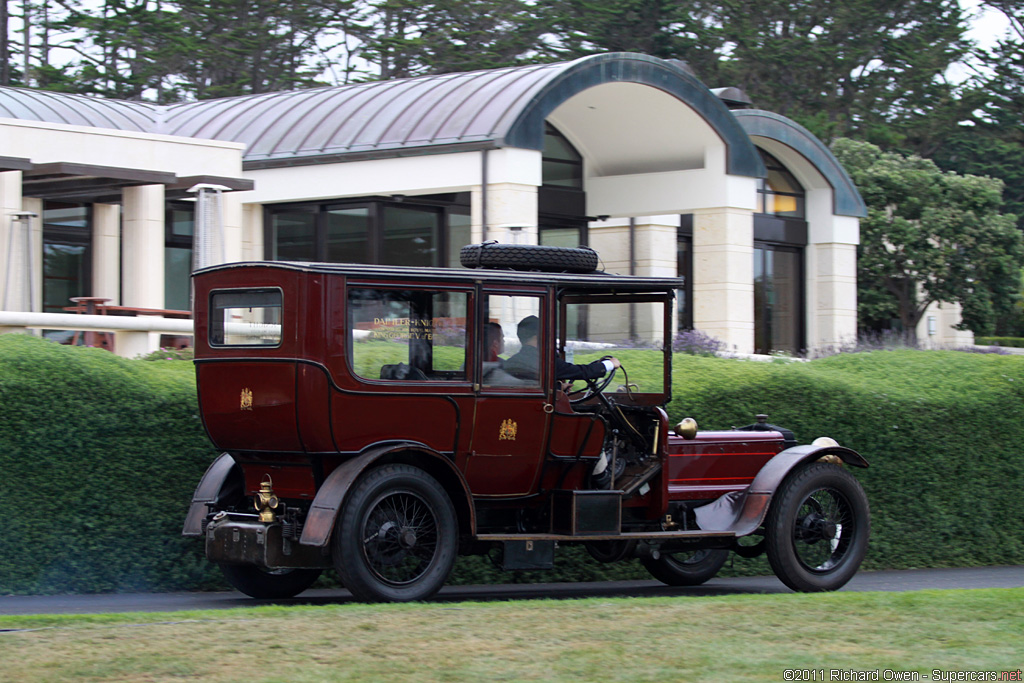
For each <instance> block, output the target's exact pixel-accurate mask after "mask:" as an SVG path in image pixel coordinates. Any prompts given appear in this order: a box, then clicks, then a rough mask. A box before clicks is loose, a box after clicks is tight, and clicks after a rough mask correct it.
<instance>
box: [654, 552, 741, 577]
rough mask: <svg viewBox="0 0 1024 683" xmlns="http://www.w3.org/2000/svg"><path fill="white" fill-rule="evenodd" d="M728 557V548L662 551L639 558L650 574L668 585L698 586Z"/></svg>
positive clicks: (712, 575)
mask: <svg viewBox="0 0 1024 683" xmlns="http://www.w3.org/2000/svg"><path fill="white" fill-rule="evenodd" d="M728 558H729V551H728V550H710V549H707V548H705V549H703V550H695V551H691V552H681V553H664V554H662V555H661V556H660V557H658V558H657V559H655V558H653V557H644V558H641V560H640V561H641V562H642V563H643V565H644V567H646V568H647V571H649V572H650V573H651V576H653V577H654V578H656V579H657V580H658V581H661V582H662V583H664V584H668V585H669V586H699V585H701V584H702V583H704V582H705V581H707V580H708V579H711V578H712V577H714V575H715V574H717V573H718V571H719V570H720V569H721V568H722V565H724V564H725V561H726V560H727V559H728Z"/></svg>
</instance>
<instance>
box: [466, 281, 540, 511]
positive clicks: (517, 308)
mask: <svg viewBox="0 0 1024 683" xmlns="http://www.w3.org/2000/svg"><path fill="white" fill-rule="evenodd" d="M531 317H532V318H535V320H536V323H537V333H536V340H537V342H539V343H538V344H537V346H536V347H534V348H533V350H531V349H530V348H529V346H527V345H523V344H522V342H521V341H520V339H519V334H518V332H517V330H518V329H519V328H520V327H521V324H522V323H523V322H524V321H526V323H527V324H528V323H530V320H529V319H530V318H531ZM477 320H478V321H479V326H480V329H479V330H478V332H477V335H476V337H477V339H478V340H479V341H478V344H479V346H478V349H480V351H478V353H477V361H476V368H475V372H476V375H475V377H476V384H475V388H476V410H475V414H474V420H473V440H472V442H471V445H470V452H469V456H468V458H467V460H466V469H465V474H466V480H467V482H468V483H469V487H470V490H471V491H472V493H473V495H474V496H479V497H501V496H517V495H526V494H529V493H533V492H534V490H535V489H536V486H537V479H538V477H539V474H540V468H541V465H542V463H543V462H544V456H545V450H546V444H547V438H548V429H549V428H550V421H551V412H552V405H551V392H552V389H551V385H552V382H553V380H552V378H551V377H550V376H549V373H550V372H551V369H550V368H549V367H548V366H547V363H545V362H544V359H545V358H546V356H547V355H548V354H547V353H546V352H545V350H546V349H547V347H548V346H549V345H550V344H551V343H553V341H552V335H553V332H552V330H551V326H550V322H549V321H550V312H549V310H548V297H547V295H546V293H545V292H544V290H543V289H540V288H537V289H533V290H530V289H528V288H527V289H524V290H522V291H516V292H509V291H508V290H502V291H501V292H500V293H499V292H497V291H491V292H488V291H486V290H485V291H484V292H483V296H481V314H480V315H479V316H477ZM488 324H491V325H492V326H493V325H494V324H497V325H500V326H501V330H502V336H503V343H504V347H505V352H504V353H499V354H498V355H497V356H495V355H494V353H493V351H492V350H491V349H488V348H487V338H488V334H487V331H486V330H485V326H486V325H488ZM524 359H525V361H524ZM531 359H534V360H535V363H534V365H535V368H536V372H535V373H533V374H531V373H529V372H524V371H523V369H524V367H527V366H528V365H529V363H530V361H531ZM509 361H516V362H517V367H518V371H517V373H516V374H512V373H510V372H506V371H505V369H504V366H505V364H506V363H508V362H509Z"/></svg>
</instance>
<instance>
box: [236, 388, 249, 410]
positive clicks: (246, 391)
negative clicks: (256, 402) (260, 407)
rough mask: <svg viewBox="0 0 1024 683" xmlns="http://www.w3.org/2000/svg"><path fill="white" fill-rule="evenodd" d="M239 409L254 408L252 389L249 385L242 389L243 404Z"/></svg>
mask: <svg viewBox="0 0 1024 683" xmlns="http://www.w3.org/2000/svg"><path fill="white" fill-rule="evenodd" d="M239 410H252V391H251V390H250V389H249V388H248V387H246V388H245V389H242V406H241V407H240V408H239Z"/></svg>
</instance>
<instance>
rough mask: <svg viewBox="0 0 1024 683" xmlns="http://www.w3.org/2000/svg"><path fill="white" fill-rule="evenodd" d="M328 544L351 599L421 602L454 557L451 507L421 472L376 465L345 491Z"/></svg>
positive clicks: (437, 585)
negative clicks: (343, 502) (345, 494)
mask: <svg viewBox="0 0 1024 683" xmlns="http://www.w3.org/2000/svg"><path fill="white" fill-rule="evenodd" d="M331 550H332V554H333V557H334V565H335V568H336V569H337V570H338V574H339V575H340V576H341V580H342V583H344V584H345V587H346V588H348V589H349V590H350V591H352V594H353V595H354V596H355V597H356V598H358V599H360V600H365V601H368V602H378V601H393V602H407V601H410V600H425V599H427V598H429V597H430V596H432V595H433V594H434V593H436V592H437V591H438V590H440V589H441V586H443V585H444V582H445V581H446V580H447V579H448V574H450V573H451V570H452V565H453V564H454V563H455V555H456V553H457V551H458V525H457V521H456V518H455V510H454V508H453V506H452V503H451V500H450V499H449V498H448V494H447V493H446V492H445V490H444V488H443V487H442V486H441V485H440V484H439V483H438V482H437V480H436V479H434V478H433V477H431V476H430V475H429V474H427V473H426V472H424V471H423V470H421V469H418V468H416V467H411V466H409V465H384V466H383V467H379V468H377V469H375V470H371V471H370V472H369V473H368V474H366V475H364V476H363V477H362V478H361V479H360V480H359V482H358V483H357V484H356V486H355V488H354V489H353V490H352V492H351V493H350V494H349V496H348V498H347V500H346V501H345V504H344V506H343V507H342V510H341V513H340V514H339V515H338V522H337V525H336V527H335V533H334V540H333V541H332V546H331Z"/></svg>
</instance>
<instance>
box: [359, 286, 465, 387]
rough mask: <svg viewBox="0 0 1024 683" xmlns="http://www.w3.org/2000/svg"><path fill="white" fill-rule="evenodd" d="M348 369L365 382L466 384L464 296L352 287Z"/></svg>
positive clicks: (422, 291) (457, 293) (463, 293)
mask: <svg viewBox="0 0 1024 683" xmlns="http://www.w3.org/2000/svg"><path fill="white" fill-rule="evenodd" d="M348 310H349V321H348V322H349V324H348V330H349V348H350V349H351V350H352V353H351V356H352V370H353V371H354V372H355V374H356V375H358V376H359V377H362V378H364V379H384V380H395V381H407V382H415V381H443V382H452V381H463V380H465V379H466V320H467V313H468V311H469V296H468V295H467V294H466V293H465V292H429V291H424V290H403V289H380V288H370V287H358V288H350V289H349V292H348Z"/></svg>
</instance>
